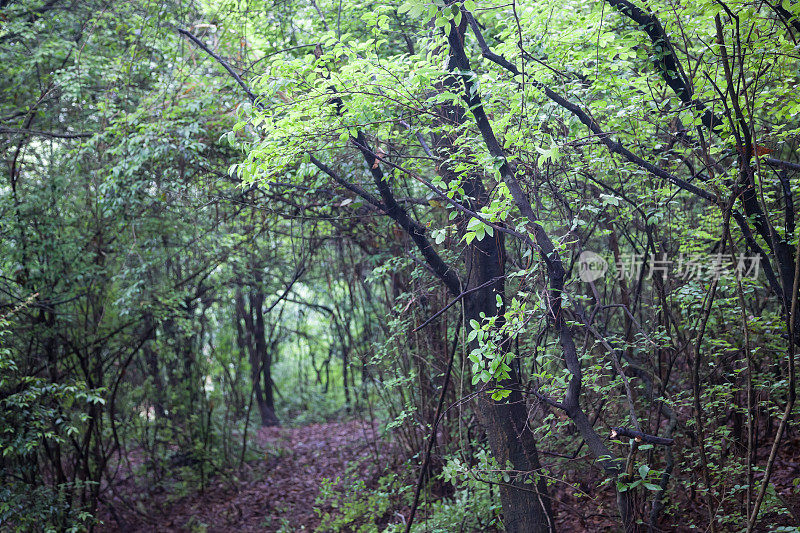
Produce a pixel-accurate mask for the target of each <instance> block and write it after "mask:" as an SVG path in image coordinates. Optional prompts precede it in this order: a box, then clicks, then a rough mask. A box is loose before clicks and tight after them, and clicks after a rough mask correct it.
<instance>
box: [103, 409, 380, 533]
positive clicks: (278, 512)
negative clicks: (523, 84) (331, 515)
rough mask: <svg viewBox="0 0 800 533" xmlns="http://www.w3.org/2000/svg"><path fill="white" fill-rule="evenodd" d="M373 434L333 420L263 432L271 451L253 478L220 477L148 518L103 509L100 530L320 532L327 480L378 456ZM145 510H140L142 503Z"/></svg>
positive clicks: (259, 439)
mask: <svg viewBox="0 0 800 533" xmlns="http://www.w3.org/2000/svg"><path fill="white" fill-rule="evenodd" d="M372 439H373V429H372V428H371V427H370V426H369V425H368V424H366V423H363V422H357V421H351V422H332V423H326V424H313V425H310V426H304V427H300V428H262V429H260V430H259V431H258V432H257V433H256V434H255V435H254V440H255V442H254V444H256V445H257V446H258V447H260V448H262V449H266V450H267V453H266V454H265V457H264V460H263V461H255V462H253V463H250V465H249V466H250V468H251V470H250V472H249V473H248V475H247V476H246V477H247V479H246V480H238V481H232V480H231V479H230V478H226V477H225V476H219V477H218V479H216V480H215V481H213V482H212V483H211V485H210V486H209V487H208V488H207V489H206V490H205V491H204V492H203V493H195V494H190V495H188V496H185V497H182V498H180V499H178V500H177V501H174V502H173V503H170V504H167V503H166V501H167V499H168V498H167V495H165V496H164V497H161V498H157V499H155V500H154V501H150V502H147V503H145V508H144V509H142V510H146V511H147V514H149V515H150V516H149V517H148V518H145V517H144V516H139V515H138V514H135V513H133V512H129V513H125V514H124V515H122V514H121V512H120V511H119V510H120V509H121V507H122V506H115V508H116V509H117V510H118V511H117V516H118V517H120V518H121V521H122V522H124V526H121V525H120V523H119V522H118V521H117V520H115V519H114V518H113V517H112V515H110V514H108V513H107V512H102V513H101V516H103V521H104V522H105V525H104V526H103V527H101V528H100V530H101V531H107V532H110V531H125V532H126V533H127V532H145V531H147V532H151V531H152V532H155V531H158V532H184V531H192V532H195V531H200V532H203V531H204V532H208V533H211V532H230V531H235V532H237V533H245V532H255V531H258V532H263V531H280V530H283V531H314V529H315V528H316V526H317V525H318V524H319V519H318V517H317V516H316V514H315V513H314V500H315V499H316V497H317V494H318V492H319V487H320V484H321V481H322V479H323V478H329V479H335V478H336V477H337V476H340V475H343V474H344V472H345V469H346V466H347V464H348V463H349V462H351V461H354V460H355V459H357V458H358V457H361V456H364V455H368V454H371V453H372V452H371V450H372V449H373V444H372V442H373V440H372ZM140 507H141V506H140Z"/></svg>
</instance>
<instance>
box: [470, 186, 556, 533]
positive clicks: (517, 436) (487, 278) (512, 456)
mask: <svg viewBox="0 0 800 533" xmlns="http://www.w3.org/2000/svg"><path fill="white" fill-rule="evenodd" d="M467 188H468V189H471V190H468V191H466V192H467V195H468V196H472V197H473V198H476V199H477V200H478V202H477V203H483V201H484V200H485V196H486V193H485V190H484V189H483V185H482V183H481V182H480V181H479V180H477V179H473V180H470V181H469V184H468V186H467ZM473 207H477V206H473ZM505 261H506V257H505V242H504V238H503V234H502V233H500V232H495V235H494V237H490V236H489V235H486V236H485V237H484V238H483V240H481V241H478V240H477V239H476V240H474V241H473V243H472V245H471V246H470V247H469V248H468V252H467V257H466V263H467V264H466V270H467V272H469V279H468V280H467V286H466V287H465V288H464V290H471V289H474V288H476V287H480V286H482V285H484V284H486V287H484V288H482V289H480V290H477V291H475V292H473V293H471V294H469V295H468V296H467V297H466V298H465V302H464V303H465V305H464V317H465V322H466V324H469V323H470V320H477V321H478V322H481V321H482V319H481V313H483V314H484V316H486V317H492V316H500V315H502V314H503V313H504V307H503V306H498V305H497V296H498V295H499V296H500V297H501V298H503V299H505V277H504V276H505ZM500 325H501V322H500V320H498V322H497V327H500ZM510 341H511V339H507V342H506V343H505V344H504V347H503V350H504V351H507V348H508V346H509V345H510ZM476 346H477V341H473V343H472V344H471V345H470V349H472V348H475V347H476ZM509 366H511V371H510V372H509V374H510V379H509V380H507V382H503V383H494V382H490V385H507V386H508V387H509V388H511V389H512V393H511V395H510V396H509V397H508V398H507V399H506V400H501V401H494V400H492V398H491V396H490V394H489V393H487V392H481V393H479V394H478V396H477V414H478V419H479V421H480V422H481V424H482V425H483V427H484V428H485V429H486V433H487V436H488V438H489V446H490V448H491V451H492V455H493V456H494V458H495V460H497V462H498V463H499V464H500V467H501V468H505V466H506V464H507V462H510V463H511V465H512V468H513V469H514V473H512V474H511V481H510V482H509V483H504V484H502V485H500V487H499V488H500V500H501V502H502V505H503V514H504V519H503V524H504V525H505V528H506V531H508V532H509V533H538V532H547V531H553V530H554V527H553V521H552V516H553V512H552V506H551V502H550V497H549V496H548V493H547V484H546V483H545V479H544V477H543V476H541V475H540V474H541V473H542V472H541V464H540V463H539V454H538V451H537V449H536V441H535V439H534V436H533V433H532V432H531V430H530V426H529V424H528V413H527V408H526V405H525V399H524V398H523V397H522V395H521V394H520V392H519V389H520V388H521V386H520V384H519V377H518V374H517V372H516V371H515V369H514V368H515V365H509ZM479 386H480V383H479ZM514 389H516V390H514ZM531 481H533V483H531Z"/></svg>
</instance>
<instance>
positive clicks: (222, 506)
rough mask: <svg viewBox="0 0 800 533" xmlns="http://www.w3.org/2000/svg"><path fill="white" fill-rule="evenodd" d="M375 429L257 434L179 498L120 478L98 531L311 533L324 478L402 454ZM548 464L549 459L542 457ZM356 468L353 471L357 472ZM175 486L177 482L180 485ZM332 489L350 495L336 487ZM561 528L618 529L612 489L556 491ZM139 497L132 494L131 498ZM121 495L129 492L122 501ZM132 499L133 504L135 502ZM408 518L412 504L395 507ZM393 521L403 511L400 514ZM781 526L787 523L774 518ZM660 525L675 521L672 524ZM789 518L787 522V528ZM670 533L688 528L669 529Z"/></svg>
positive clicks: (791, 496)
mask: <svg viewBox="0 0 800 533" xmlns="http://www.w3.org/2000/svg"><path fill="white" fill-rule="evenodd" d="M376 428H377V425H372V424H370V423H368V422H363V421H348V422H328V423H323V424H312V425H307V426H302V427H295V428H282V427H275V428H261V429H259V430H258V431H256V432H255V433H254V434H253V436H252V438H251V440H250V446H251V447H253V448H254V449H257V450H261V451H262V452H261V457H259V458H258V459H251V460H249V461H248V462H247V463H246V465H245V467H244V469H243V470H242V471H241V472H239V473H238V474H237V475H236V476H235V477H234V476H233V475H232V474H230V473H228V474H224V475H216V476H213V477H212V479H211V481H210V482H209V483H208V484H207V486H206V488H205V490H202V491H192V492H188V493H186V494H179V493H178V491H177V490H176V491H170V490H164V489H156V490H148V489H147V488H146V487H141V486H139V485H137V484H135V483H134V481H133V476H128V477H127V478H126V479H123V480H121V481H119V482H118V483H117V484H116V488H115V490H114V491H111V492H112V493H113V494H116V495H117V496H115V497H114V498H111V499H110V500H107V501H106V502H105V505H103V506H102V508H101V510H100V519H101V520H102V521H103V525H102V526H101V527H100V528H98V530H99V531H101V532H125V533H128V532H135V533H141V532H166V533H171V532H190V533H194V532H205V533H212V532H220V533H221V532H236V533H249V532H256V531H257V532H278V531H281V532H294V531H308V532H310V531H315V530H316V529H317V527H318V526H319V525H320V522H321V517H320V516H319V514H318V513H317V512H316V511H315V508H321V510H322V511H323V512H324V511H334V510H333V509H332V508H329V505H328V504H327V503H322V504H321V505H320V504H318V503H316V501H317V497H318V495H319V493H320V489H321V488H322V487H323V485H324V480H325V479H328V480H331V481H334V482H335V480H336V479H337V478H341V479H342V480H343V481H344V482H345V483H346V482H347V481H346V480H348V479H351V477H352V476H353V475H357V477H358V478H359V479H362V480H365V481H366V484H367V486H370V485H372V484H374V482H375V480H376V479H377V477H378V476H379V475H380V474H382V473H386V471H388V470H390V469H391V468H392V465H396V464H397V459H398V451H397V450H393V449H391V448H390V447H387V445H386V441H385V440H383V439H379V438H377V436H376V433H377V432H376ZM787 441H788V442H786V446H783V447H781V450H780V452H781V453H779V454H778V458H777V461H776V464H775V475H774V476H773V482H774V483H775V485H776V486H777V487H778V488H779V490H778V492H779V493H781V497H782V498H783V499H784V503H785V504H786V505H788V507H789V508H794V509H796V510H798V511H800V494H797V493H796V492H795V491H794V490H792V488H793V486H794V483H795V480H796V479H798V478H800V434H798V433H795V432H791V434H790V435H789V436H788V439H787ZM770 444H771V443H770V442H768V441H765V442H764V443H763V445H762V446H760V447H759V450H758V456H759V464H764V463H765V462H766V458H767V455H768V454H769V448H770V446H769V445H770ZM545 460H546V458H545ZM353 469H356V471H355V472H354V471H353ZM586 474H587V473H586V472H583V475H582V474H581V473H580V472H577V471H576V472H573V473H572V474H571V478H572V479H580V480H581V481H580V482H579V483H578V485H577V487H579V488H581V489H582V490H584V489H585V490H587V491H588V492H594V491H593V490H592V488H591V487H592V485H594V481H596V480H592V479H591V478H589V477H587V476H586ZM177 486H179V485H176V487H177ZM338 490H346V488H345V489H342V487H339V489H338ZM551 490H552V491H553V494H552V496H553V500H554V509H555V511H556V524H557V529H558V530H559V531H587V532H599V531H614V530H615V526H616V525H617V523H616V518H615V509H614V507H615V506H614V502H613V499H612V496H611V494H610V492H609V491H599V492H598V493H596V495H595V497H592V498H591V500H590V501H588V502H587V501H586V500H585V499H582V500H578V499H576V498H575V497H574V494H573V493H574V492H575V491H574V490H570V486H567V485H563V484H556V485H555V486H554V487H553V488H552V489H551ZM137 494H138V496H134V495H137ZM119 495H125V496H124V498H125V499H124V500H123V499H122V498H120V497H119ZM131 498H132V499H131ZM673 498H675V500H676V501H675V502H673V505H677V506H678V508H680V509H683V510H684V511H688V512H692V513H704V512H705V508H704V507H703V501H702V500H701V499H700V498H697V497H695V495H694V494H691V495H690V494H686V493H678V494H675V495H674V496H673ZM399 511H400V513H402V514H405V512H407V511H408V508H407V507H406V508H403V509H399ZM398 516H399V515H398ZM776 519H778V520H779V521H783V520H782V519H786V520H789V519H790V517H789V516H788V515H787V516H784V517H776ZM666 522H668V523H669V522H671V520H670V519H669V518H667V519H666ZM790 522H791V521H790V520H789V521H788V522H787V523H790ZM666 530H670V531H688V529H685V528H682V527H680V526H679V527H676V526H675V525H674V524H671V525H669V526H667V528H666Z"/></svg>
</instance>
